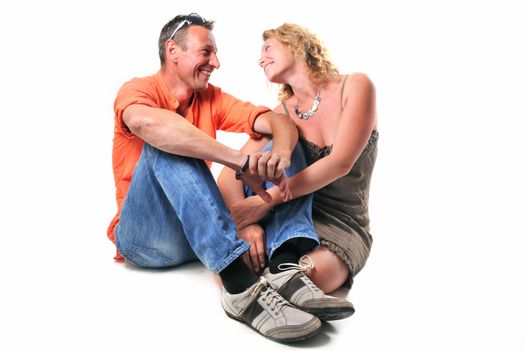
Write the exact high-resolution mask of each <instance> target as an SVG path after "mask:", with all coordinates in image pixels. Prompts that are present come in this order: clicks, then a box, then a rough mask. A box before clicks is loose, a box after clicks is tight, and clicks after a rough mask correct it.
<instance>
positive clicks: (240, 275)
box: [219, 256, 258, 294]
mask: <svg viewBox="0 0 525 350" xmlns="http://www.w3.org/2000/svg"><path fill="white" fill-rule="evenodd" d="M219 276H221V281H222V285H223V286H224V289H226V291H227V292H228V293H230V294H238V293H242V292H244V291H245V290H246V289H248V287H250V286H251V285H252V284H254V283H255V282H257V280H258V277H257V276H256V275H255V274H254V273H253V272H252V271H251V270H250V269H249V268H248V266H246V264H245V263H244V261H243V260H242V256H240V257H238V258H237V259H235V260H234V261H232V263H231V264H230V265H228V266H226V267H225V268H224V270H222V271H221V272H219Z"/></svg>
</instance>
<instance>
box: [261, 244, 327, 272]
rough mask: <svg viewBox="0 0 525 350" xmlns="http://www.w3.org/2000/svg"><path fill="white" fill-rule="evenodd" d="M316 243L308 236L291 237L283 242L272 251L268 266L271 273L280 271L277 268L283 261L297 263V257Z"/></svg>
mask: <svg viewBox="0 0 525 350" xmlns="http://www.w3.org/2000/svg"><path fill="white" fill-rule="evenodd" d="M316 245H317V243H316V242H315V241H314V240H312V239H309V238H303V237H298V238H292V239H290V240H288V241H286V242H284V243H283V244H282V245H281V246H280V247H279V248H277V249H276V250H275V252H274V253H273V255H272V257H271V259H270V262H269V264H268V265H269V266H270V272H271V273H279V272H282V271H281V270H279V265H280V264H283V263H293V264H297V262H298V261H299V258H300V257H301V256H303V255H304V254H306V253H308V252H309V251H311V250H312V249H313V248H314V247H315V246H316Z"/></svg>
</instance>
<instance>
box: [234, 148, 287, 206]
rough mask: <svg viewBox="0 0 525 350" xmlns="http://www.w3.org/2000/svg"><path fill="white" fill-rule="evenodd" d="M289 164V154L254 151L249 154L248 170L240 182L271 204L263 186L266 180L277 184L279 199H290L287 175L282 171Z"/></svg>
mask: <svg viewBox="0 0 525 350" xmlns="http://www.w3.org/2000/svg"><path fill="white" fill-rule="evenodd" d="M289 166H290V156H289V155H284V154H282V153H279V152H255V153H252V154H250V163H249V167H248V170H247V171H246V172H245V173H244V174H243V176H242V178H241V180H242V182H243V183H244V184H245V185H246V186H248V187H250V188H251V189H252V190H253V191H254V192H255V193H256V194H257V195H259V197H261V199H262V200H264V201H265V202H266V203H268V204H270V205H271V204H272V197H271V195H270V194H269V193H268V192H267V191H266V189H265V188H264V183H265V182H266V181H269V182H272V183H273V184H274V185H275V186H278V188H279V193H280V197H281V199H282V200H283V201H284V202H286V201H289V200H290V199H292V194H291V192H290V188H289V187H288V177H287V176H286V173H285V172H284V171H285V170H286V168H288V167H289Z"/></svg>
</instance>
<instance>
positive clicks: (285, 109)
mask: <svg viewBox="0 0 525 350" xmlns="http://www.w3.org/2000/svg"><path fill="white" fill-rule="evenodd" d="M281 108H282V109H283V111H284V113H285V114H286V115H287V116H288V117H289V116H290V113H289V112H288V108H286V103H284V102H281Z"/></svg>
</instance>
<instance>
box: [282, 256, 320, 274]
mask: <svg viewBox="0 0 525 350" xmlns="http://www.w3.org/2000/svg"><path fill="white" fill-rule="evenodd" d="M314 267H315V265H314V261H313V260H312V258H310V257H309V256H308V255H303V256H302V257H301V259H299V264H294V263H282V264H279V266H277V268H278V269H279V270H281V271H287V270H298V271H302V272H307V271H308V270H311V269H313V268H314Z"/></svg>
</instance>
